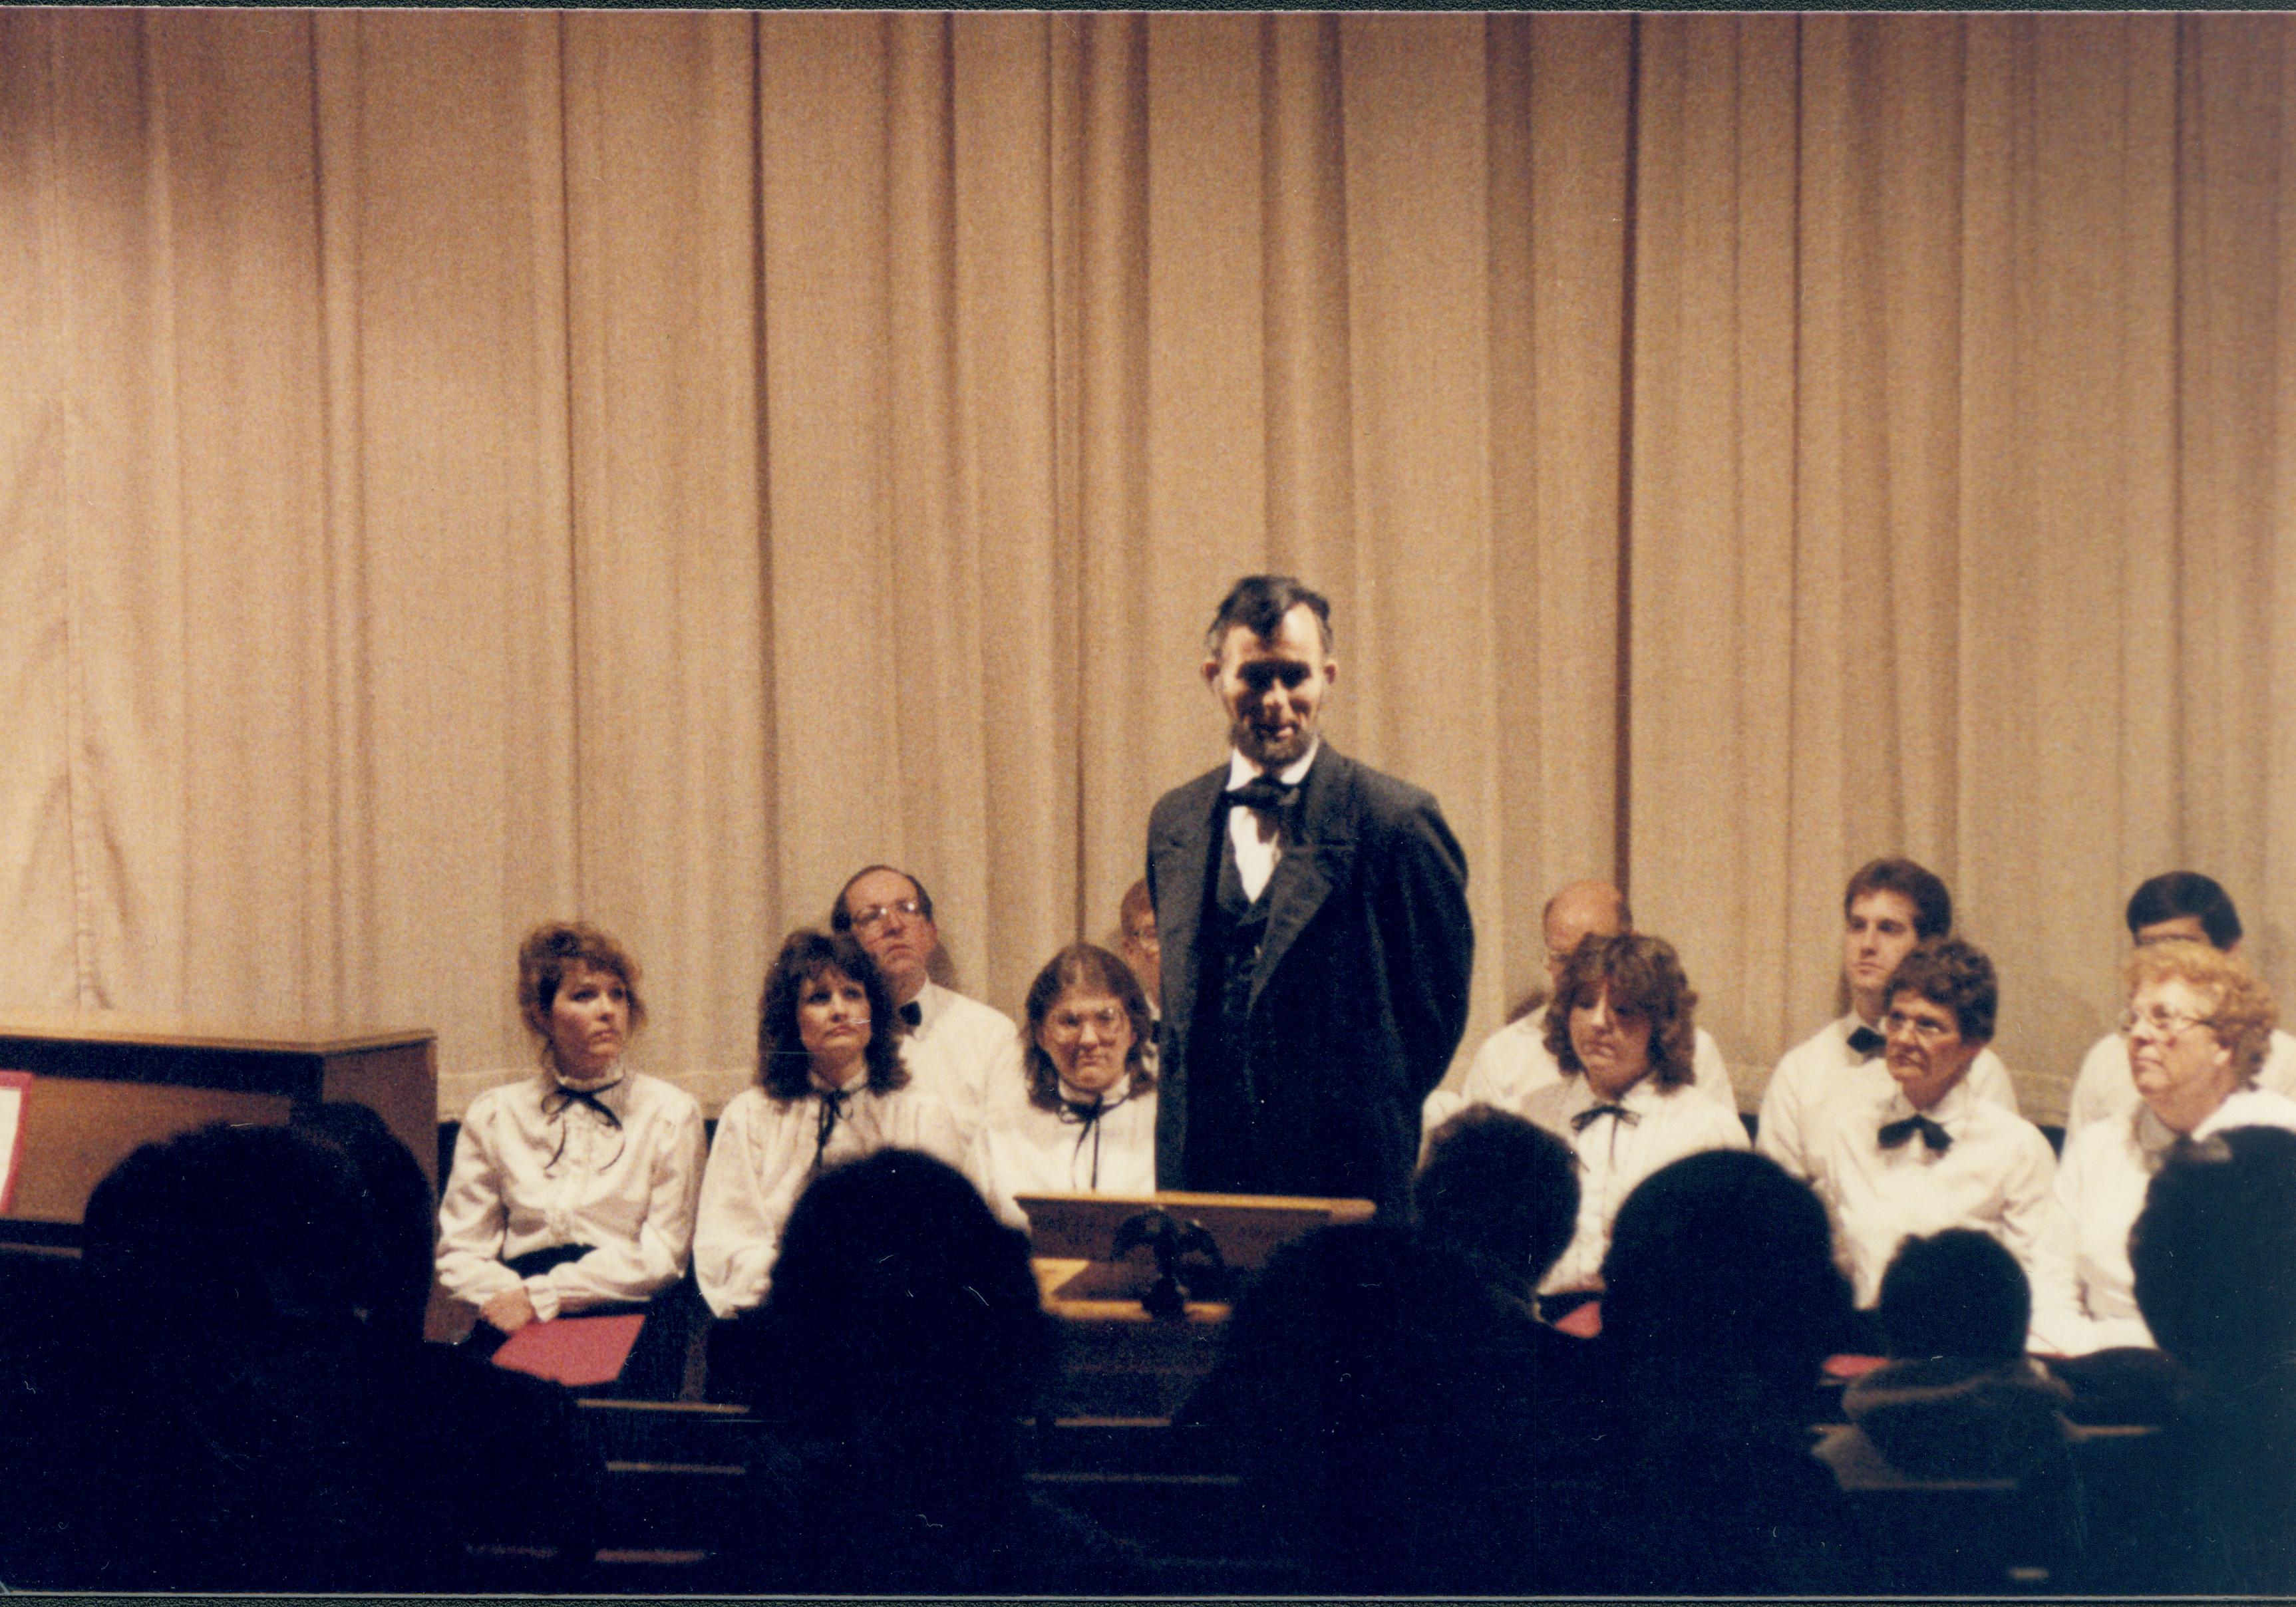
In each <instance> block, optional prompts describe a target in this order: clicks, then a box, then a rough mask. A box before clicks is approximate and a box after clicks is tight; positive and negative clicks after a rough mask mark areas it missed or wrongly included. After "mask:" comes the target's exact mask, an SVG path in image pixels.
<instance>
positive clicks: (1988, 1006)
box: [1882, 938, 2001, 1044]
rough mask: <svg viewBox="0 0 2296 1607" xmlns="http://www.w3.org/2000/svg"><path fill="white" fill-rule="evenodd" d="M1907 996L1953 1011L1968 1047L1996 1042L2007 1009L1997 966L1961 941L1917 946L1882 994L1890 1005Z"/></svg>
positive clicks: (1956, 1023) (1883, 1000)
mask: <svg viewBox="0 0 2296 1607" xmlns="http://www.w3.org/2000/svg"><path fill="white" fill-rule="evenodd" d="M1901 993H1910V994H1912V995H1913V996H1915V997H1916V998H1921V999H1927V1000H1928V1001H1929V1002H1930V1003H1931V1004H1935V1005H1938V1006H1939V1007H1940V1008H1942V1009H1946V1010H1950V1011H1952V1012H1953V1022H1954V1029H1955V1030H1956V1031H1957V1032H1959V1033H1960V1034H1961V1036H1962V1040H1963V1041H1964V1043H1971V1044H1989V1043H1991V1042H1992V1041H1993V1022H1994V1018H1995V1017H1996V1016H1997V1014H1998V1013H2000V1009H2001V984H2000V982H1999V981H1998V980H1997V979H1996V978H1995V977H1994V974H1993V962H1992V961H1990V960H1989V959H1987V958H1986V957H1985V955H1984V953H1983V952H1982V951H1981V950H1980V949H1979V948H1978V947H1976V946H1975V945H1974V944H1971V943H1964V942H1963V941H1962V940H1961V939H1959V938H1948V939H1944V940H1943V941H1942V942H1928V943H1922V944H1919V945H1917V946H1916V947H1915V948H1914V949H1913V950H1912V951H1911V952H1909V953H1908V954H1907V955H1906V957H1905V958H1904V959H1902V960H1900V961H1898V969H1897V970H1895V971H1893V972H1890V985H1889V986H1888V987H1887V988H1883V989H1882V1003H1883V1004H1889V1003H1890V1002H1891V1001H1893V1000H1895V999H1896V998H1897V996H1898V995H1899V994H1901Z"/></svg>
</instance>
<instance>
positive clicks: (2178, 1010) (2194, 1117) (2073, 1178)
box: [2057, 942, 2296, 1350]
mask: <svg viewBox="0 0 2296 1607" xmlns="http://www.w3.org/2000/svg"><path fill="white" fill-rule="evenodd" d="M2126 974H2127V977H2128V1013H2127V1014H2126V1015H2125V1016H2124V1017H2122V1019H2121V1027H2120V1030H2121V1035H2122V1036H2123V1037H2125V1038H2126V1039H2127V1040H2128V1064H2129V1070H2130V1071H2131V1073H2132V1074H2133V1075H2134V1077H2135V1078H2136V1093H2137V1096H2138V1098H2139V1099H2140V1100H2141V1101H2142V1103H2140V1104H2138V1105H2137V1107H2136V1110H2135V1111H2131V1112H2129V1113H2128V1114H2127V1115H2121V1116H2108V1117H2105V1118H2103V1119H2101V1120H2098V1121H2093V1122H2091V1123H2089V1124H2088V1125H2087V1127H2083V1128H2081V1129H2080V1130H2079V1132H2077V1133H2072V1134H2070V1135H2068V1136H2067V1137H2066V1140H2065V1153H2064V1161H2063V1164H2062V1166H2060V1167H2059V1168H2058V1169H2057V1198H2058V1199H2059V1200H2060V1201H2062V1203H2063V1205H2064V1207H2065V1209H2066V1210H2068V1211H2069V1212H2070V1213H2071V1216H2072V1218H2073V1221H2074V1223H2075V1225H2076V1226H2077V1227H2078V1229H2079V1235H2080V1244H2079V1257H2078V1259H2077V1261H2076V1264H2075V1267H2074V1271H2075V1274H2076V1275H2077V1277H2078V1278H2079V1286H2080V1300H2081V1307H2082V1310H2083V1313H2084V1315H2085V1316H2087V1319H2088V1337H2089V1343H2088V1346H2087V1348H2088V1349H2093V1350H2101V1349H2107V1348H2109V1347H2112V1346H2117V1345H2144V1346H2150V1345H2152V1344H2153V1334H2152V1332H2151V1330H2149V1329H2148V1328H2146V1327H2145V1325H2144V1317H2143V1316H2140V1315H2139V1314H2138V1312H2137V1309H2136V1279H2135V1275H2134V1274H2133V1273H2132V1272H2131V1271H2130V1270H2129V1263H2128V1234H2129V1230H2130V1229H2131V1228H2132V1227H2133V1226H2135V1225H2136V1217H2137V1213H2138V1212H2140V1211H2141V1210H2143V1209H2144V1192H2145V1190H2146V1189H2147V1188H2148V1187H2150V1186H2151V1185H2152V1181H2153V1174H2154V1173H2156V1172H2158V1171H2159V1170H2160V1169H2161V1162H2162V1161H2163V1160H2165V1159H2167V1157H2168V1155H2169V1152H2170V1151H2171V1150H2173V1149H2176V1148H2177V1147H2178V1146H2179V1145H2187V1146H2189V1145H2194V1144H2206V1142H2207V1140H2208V1139H2209V1137H2210V1135H2212V1134H2216V1133H2221V1132H2223V1131H2225V1130H2226V1129H2227V1128H2230V1127H2288V1128H2292V1129H2296V1100H2290V1099H2287V1098H2285V1097H2284V1096H2282V1095H2277V1094H2267V1093H2264V1092H2262V1091H2260V1090H2259V1089H2258V1088H2257V1086H2256V1074H2257V1071H2258V1070H2259V1068H2261V1067H2262V1065H2263V1064H2264V1057H2265V1054H2266V1052H2267V1049H2268V1047H2269V1046H2270V1043H2271V1037H2272V1029H2273V1026H2274V1023H2275V1022H2276V1021H2277V1020H2278V1014H2279V1013H2278V1012H2277V1010H2276V1009H2275V1007H2274V1005H2273V1003H2272V996H2271V995H2270V994H2268V993H2267V992H2266V991H2265V990H2264V986H2263V984H2262V983H2260V982H2259V981H2258V980H2256V978H2255V977H2254V976H2253V975H2251V973H2250V972H2249V969H2248V967H2247V966H2246V965H2245V964H2244V963H2242V961H2241V960H2240V959H2239V958H2238V957H2237V956H2236V955H2229V954H2226V953H2223V952H2222V951H2220V950H2218V949H2215V948H2211V947H2209V946H2208V945H2207V944H2205V943H2189V942H2169V943H2155V944H2153V945H2150V946H2148V947H2144V948H2140V949H2138V950H2137V951H2136V954H2134V955H2131V956H2130V958H2129V961H2128V971H2127V973H2126Z"/></svg>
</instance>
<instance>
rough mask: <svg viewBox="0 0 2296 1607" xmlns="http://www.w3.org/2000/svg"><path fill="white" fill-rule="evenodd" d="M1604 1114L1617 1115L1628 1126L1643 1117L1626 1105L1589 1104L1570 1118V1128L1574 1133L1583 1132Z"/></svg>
mask: <svg viewBox="0 0 2296 1607" xmlns="http://www.w3.org/2000/svg"><path fill="white" fill-rule="evenodd" d="M1604 1116H1611V1117H1615V1118H1616V1119H1618V1120H1620V1122H1623V1123H1624V1124H1625V1125H1626V1126H1628V1127H1633V1126H1634V1125H1635V1124H1636V1122H1638V1121H1640V1120H1641V1119H1642V1118H1641V1117H1639V1116H1637V1115H1636V1114H1635V1113H1634V1112H1633V1111H1629V1110H1628V1109H1627V1107H1626V1106H1624V1105H1589V1106H1588V1107H1587V1109H1585V1110H1583V1111H1579V1114H1578V1115H1576V1116H1573V1117H1572V1118H1571V1119H1570V1130H1571V1131H1572V1132H1574V1133H1583V1132H1585V1131H1586V1130H1587V1128H1588V1127H1593V1126H1594V1125H1595V1122H1596V1120H1598V1119H1600V1118H1602V1117H1604Z"/></svg>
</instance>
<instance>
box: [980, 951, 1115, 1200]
mask: <svg viewBox="0 0 2296 1607" xmlns="http://www.w3.org/2000/svg"><path fill="white" fill-rule="evenodd" d="M1028 1011H1029V1024H1028V1027H1027V1028H1026V1029H1025V1031H1024V1035H1023V1043H1024V1045H1025V1053H1026V1056H1027V1068H1026V1069H1027V1075H1028V1095H1029V1096H1028V1101H1027V1103H1025V1104H1021V1105H1008V1106H1006V1107H1005V1110H1004V1111H1003V1112H1002V1114H1001V1115H1000V1116H999V1117H998V1119H996V1122H995V1124H994V1125H993V1126H991V1127H990V1128H989V1129H988V1160H989V1170H990V1171H991V1173H993V1174H994V1176H995V1177H996V1187H997V1193H998V1197H999V1204H1000V1209H1002V1211H1003V1214H1005V1216H1006V1217H1007V1218H1008V1219H1010V1218H1012V1216H1013V1214H1014V1212H1015V1211H1017V1209H1018V1208H1017V1207H1013V1206H1012V1205H1011V1201H1012V1200H1013V1196H1015V1195H1019V1194H1063V1193H1086V1192H1090V1193H1103V1194H1152V1193H1155V1192H1156V1074H1155V1072H1153V1071H1152V1070H1150V1069H1149V1068H1148V1066H1147V1064H1146V1063H1145V1062H1146V1057H1147V1052H1148V1045H1150V1043H1152V1041H1153V1039H1152V1033H1153V1032H1154V1030H1155V1029H1154V1025H1153V1021H1152V1018H1151V1017H1150V1015H1149V1013H1148V996H1147V995H1146V994H1145V993H1144V992H1143V991H1142V989H1141V987H1140V981H1139V979H1138V978H1137V977H1136V976H1134V975H1133V973H1132V968H1131V967H1130V966H1129V965H1128V964H1126V963H1124V962H1123V961H1122V960H1120V959H1119V958H1117V956H1116V955H1112V954H1111V953H1109V952H1108V950H1106V949H1104V948H1101V947H1096V946H1095V945H1093V944H1090V943H1071V944H1070V945H1069V947H1066V948H1063V949H1062V950H1061V952H1060V953H1058V954H1056V955H1054V956H1053V957H1052V959H1051V960H1050V961H1049V962H1047V963H1046V966H1045V968H1044V970H1042V971H1041V972H1037V980H1036V981H1035V982H1034V983H1033V984H1031V985H1030V987H1029V1003H1028Z"/></svg>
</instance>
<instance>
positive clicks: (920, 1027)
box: [829, 865, 1026, 1124]
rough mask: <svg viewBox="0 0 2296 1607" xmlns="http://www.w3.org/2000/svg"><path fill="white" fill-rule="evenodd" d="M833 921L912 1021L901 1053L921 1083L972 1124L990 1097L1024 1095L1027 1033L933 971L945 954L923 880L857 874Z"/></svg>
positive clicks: (875, 871) (886, 868)
mask: <svg viewBox="0 0 2296 1607" xmlns="http://www.w3.org/2000/svg"><path fill="white" fill-rule="evenodd" d="M829 924H830V926H831V927H832V930H834V931H844V932H851V933H852V934H853V937H854V940H855V941H857V943H859V944H860V945H861V947H863V948H865V949H866V950H867V951H868V954H869V957H870V958H871V959H873V960H874V961H876V962H877V970H878V971H879V972H881V974H882V975H883V977H884V979H885V986H886V987H887V988H889V989H890V990H891V993H892V995H893V1002H894V1003H895V1004H898V1005H899V1006H900V1011H901V1019H902V1020H903V1021H906V1022H907V1023H908V1027H909V1036H908V1037H907V1039H906V1041H905V1042H904V1043H903V1045H902V1048H901V1058H902V1062H903V1063H904V1064H905V1065H906V1066H907V1067H908V1069H909V1075H910V1076H911V1077H912V1078H914V1079H915V1082H916V1085H917V1086H918V1087H919V1088H921V1089H922V1090H923V1091H924V1092H926V1093H929V1094H932V1095H938V1096H939V1098H940V1100H941V1101H942V1102H943V1103H946V1104H947V1106H948V1107H949V1109H951V1110H952V1111H955V1112H956V1114H957V1117H958V1119H960V1120H962V1121H964V1122H966V1123H968V1124H978V1123H979V1122H980V1119H982V1117H983V1116H984V1115H985V1114H986V1113H987V1111H988V1109H989V1108H990V1106H991V1104H992V1103H1008V1102H1013V1101H1018V1100H1020V1099H1021V1098H1022V1097H1024V1095H1025V1092H1026V1091H1025V1089H1024V1088H1023V1086H1022V1084H1021V1031H1020V1029H1019V1028H1017V1027H1015V1026H1014V1025H1013V1018H1012V1017H1011V1016H1008V1015H1006V1014H1005V1013H1004V1012H1003V1011H1001V1010H996V1009H993V1008H991V1007H990V1006H988V1005H987V1004H982V1003H981V1002H980V1000H978V999H969V998H966V997H965V996H964V995H963V994H961V993H955V992H952V991H951V990H950V989H948V988H943V987H942V986H941V985H940V984H939V983H938V982H936V981H934V980H932V978H931V976H930V975H929V974H928V968H929V967H930V966H931V963H932V957H933V955H936V954H938V953H939V952H940V928H939V927H938V926H936V925H935V924H933V906H932V895H931V893H928V892H926V891H925V889H924V884H923V883H922V882H921V881H918V880H917V879H916V878H915V877H914V876H912V875H910V874H909V873H907V872H906V871H898V870H895V869H894V868H893V867H892V866H891V865H870V866H869V867H868V868H867V869H865V870H862V871H858V872H856V873H854V876H853V878H852V880H850V881H848V882H846V884H845V887H844V890H842V891H840V893H839V894H838V895H837V903H836V905H835V906H833V907H832V909H831V911H830V913H829Z"/></svg>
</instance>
